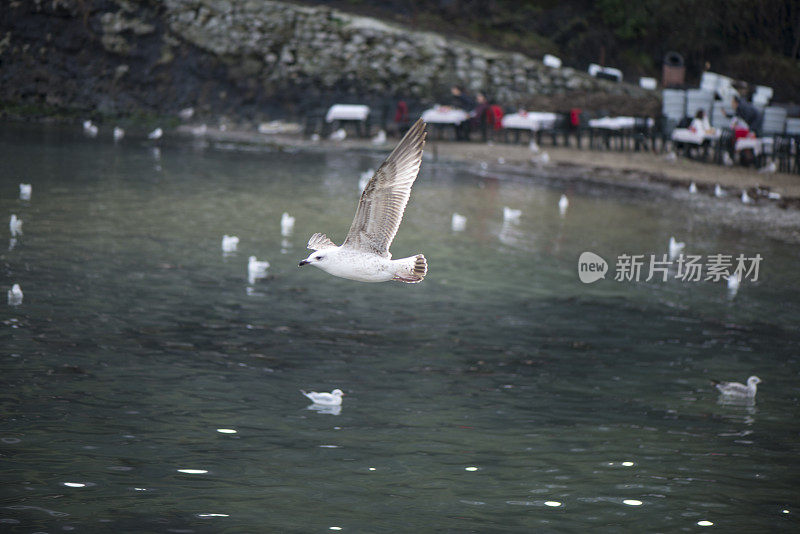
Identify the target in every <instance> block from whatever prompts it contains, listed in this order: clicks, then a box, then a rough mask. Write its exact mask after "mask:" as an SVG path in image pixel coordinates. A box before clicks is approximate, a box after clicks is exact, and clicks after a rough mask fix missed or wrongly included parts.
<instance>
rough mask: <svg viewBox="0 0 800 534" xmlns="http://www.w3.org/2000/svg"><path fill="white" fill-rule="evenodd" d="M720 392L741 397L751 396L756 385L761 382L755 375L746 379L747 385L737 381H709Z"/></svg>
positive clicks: (754, 394)
mask: <svg viewBox="0 0 800 534" xmlns="http://www.w3.org/2000/svg"><path fill="white" fill-rule="evenodd" d="M711 383H712V384H714V386H716V388H717V389H718V390H719V392H720V393H722V394H723V395H725V396H727V397H741V398H751V399H752V398H753V397H755V396H756V387H757V385H758V384H760V383H761V379H760V378H758V377H757V376H751V377H750V378H748V379H747V385H746V386H745V385H744V384H740V383H739V382H718V381H716V380H712V381H711Z"/></svg>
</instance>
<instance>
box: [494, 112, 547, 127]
mask: <svg viewBox="0 0 800 534" xmlns="http://www.w3.org/2000/svg"><path fill="white" fill-rule="evenodd" d="M555 122H556V114H555V113H549V112H544V111H519V112H517V113H509V114H508V115H506V116H504V117H503V121H502V123H501V124H502V125H503V128H506V129H508V130H528V131H531V132H536V131H539V130H545V129H547V128H552V126H553V124H554V123H555Z"/></svg>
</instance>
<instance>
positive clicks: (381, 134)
mask: <svg viewBox="0 0 800 534" xmlns="http://www.w3.org/2000/svg"><path fill="white" fill-rule="evenodd" d="M385 142H386V130H378V133H377V135H376V136H375V137H373V138H372V144H373V145H382V144H384V143H385Z"/></svg>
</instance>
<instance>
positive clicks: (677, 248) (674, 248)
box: [669, 237, 686, 260]
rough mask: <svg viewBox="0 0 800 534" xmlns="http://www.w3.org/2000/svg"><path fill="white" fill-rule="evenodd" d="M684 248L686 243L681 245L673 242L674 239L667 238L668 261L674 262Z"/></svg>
mask: <svg viewBox="0 0 800 534" xmlns="http://www.w3.org/2000/svg"><path fill="white" fill-rule="evenodd" d="M685 246H686V243H681V242H678V241H675V238H674V237H670V238H669V259H670V260H674V259H675V258H677V257H678V256H679V255H680V253H681V252H682V251H683V247H685Z"/></svg>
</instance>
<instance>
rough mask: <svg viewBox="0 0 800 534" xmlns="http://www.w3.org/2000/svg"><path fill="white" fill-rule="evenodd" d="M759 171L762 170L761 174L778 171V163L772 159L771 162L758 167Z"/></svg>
mask: <svg viewBox="0 0 800 534" xmlns="http://www.w3.org/2000/svg"><path fill="white" fill-rule="evenodd" d="M758 172H760V173H761V174H772V173H774V172H778V164H777V163H775V162H774V161H770V162H769V163H767V164H766V165H764V166H763V167H761V168H760V169H758Z"/></svg>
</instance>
